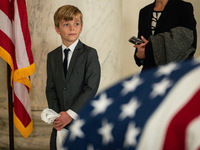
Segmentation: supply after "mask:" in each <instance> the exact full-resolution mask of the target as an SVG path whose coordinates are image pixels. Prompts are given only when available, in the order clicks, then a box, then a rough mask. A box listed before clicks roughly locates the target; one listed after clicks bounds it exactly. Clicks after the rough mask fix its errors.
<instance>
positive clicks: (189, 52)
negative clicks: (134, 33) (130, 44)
mask: <svg viewBox="0 0 200 150" xmlns="http://www.w3.org/2000/svg"><path fill="white" fill-rule="evenodd" d="M138 26H139V28H138V30H139V31H138V37H139V38H141V39H142V40H143V41H144V43H142V44H140V45H134V47H136V51H135V54H134V58H135V61H136V64H137V65H138V66H141V65H143V68H142V70H146V69H149V68H152V67H156V66H159V65H163V64H167V63H169V62H171V61H184V60H186V59H189V58H192V57H193V55H194V53H195V49H196V42H197V33H196V20H195V18H194V14H193V6H192V4H191V3H189V2H184V1H182V0H155V1H154V2H153V3H152V4H149V5H147V6H145V7H144V8H142V9H141V10H140V14H139V25H138ZM185 41H186V42H185ZM158 44H160V45H159V46H158ZM170 47H171V48H170ZM160 49H161V50H160ZM171 49H173V50H174V51H171ZM160 51H162V52H160ZM169 51H171V54H169V55H167V56H166V54H167V53H168V52H169ZM160 53H161V54H162V56H163V57H161V58H159V57H160ZM169 53H170V52H169ZM180 55H181V56H180ZM172 57H173V58H172ZM158 59H164V60H163V61H162V63H160V62H161V60H158Z"/></svg>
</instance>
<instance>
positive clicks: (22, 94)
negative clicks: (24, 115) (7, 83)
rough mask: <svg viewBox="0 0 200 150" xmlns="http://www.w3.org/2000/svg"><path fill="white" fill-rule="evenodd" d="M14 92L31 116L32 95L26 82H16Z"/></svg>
mask: <svg viewBox="0 0 200 150" xmlns="http://www.w3.org/2000/svg"><path fill="white" fill-rule="evenodd" d="M14 92H15V95H16V96H17V98H18V99H19V100H20V102H21V103H22V105H23V106H24V108H25V109H26V111H27V112H28V114H29V116H31V107H30V106H31V103H30V95H29V93H28V90H27V88H26V86H25V85H24V84H21V83H18V82H14Z"/></svg>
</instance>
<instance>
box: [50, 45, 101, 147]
mask: <svg viewBox="0 0 200 150" xmlns="http://www.w3.org/2000/svg"><path fill="white" fill-rule="evenodd" d="M99 82H100V64H99V60H98V55H97V52H96V50H95V49H93V48H91V47H89V46H87V45H85V44H83V43H82V42H81V41H79V42H78V44H77V46H76V48H75V50H74V52H73V55H72V58H71V61H70V64H69V68H68V71H67V75H66V78H65V76H64V69H63V61H62V48H61V46H60V47H58V48H56V49H55V50H53V51H51V52H50V53H49V54H48V55H47V83H46V97H47V101H48V106H49V108H50V109H53V110H54V111H56V112H57V113H60V112H61V111H67V110H68V109H71V110H73V111H74V112H76V113H78V112H79V111H80V109H81V108H82V107H83V106H84V104H85V103H86V102H87V101H88V100H89V99H91V98H92V97H94V96H95V94H96V92H97V90H98V87H99ZM53 132H54V133H53ZM53 132H52V136H53V137H51V145H52V144H53V145H54V144H55V143H54V142H55V139H56V131H55V129H54V130H53ZM54 146H55V145H54ZM51 149H53V148H52V146H51Z"/></svg>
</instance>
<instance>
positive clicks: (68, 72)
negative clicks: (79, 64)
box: [63, 41, 83, 82]
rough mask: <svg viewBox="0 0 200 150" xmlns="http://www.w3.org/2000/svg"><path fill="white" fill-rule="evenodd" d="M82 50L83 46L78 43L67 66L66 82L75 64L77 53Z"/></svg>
mask: <svg viewBox="0 0 200 150" xmlns="http://www.w3.org/2000/svg"><path fill="white" fill-rule="evenodd" d="M82 48H83V44H82V42H81V41H79V42H78V44H77V46H76V48H75V49H74V52H73V55H72V58H71V61H70V64H69V68H68V71H67V75H66V82H67V81H68V80H69V77H70V75H71V73H72V70H73V67H74V65H75V63H76V59H77V57H78V55H79V52H80V50H81V49H82ZM63 73H64V72H63Z"/></svg>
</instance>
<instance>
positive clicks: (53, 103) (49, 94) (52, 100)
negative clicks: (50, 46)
mask: <svg viewBox="0 0 200 150" xmlns="http://www.w3.org/2000/svg"><path fill="white" fill-rule="evenodd" d="M46 98H47V102H48V107H49V108H50V109H53V110H54V111H56V112H57V113H59V112H60V110H59V105H58V100H57V95H56V90H55V84H54V81H53V75H52V69H51V63H50V57H49V55H48V56H47V81H46Z"/></svg>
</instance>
